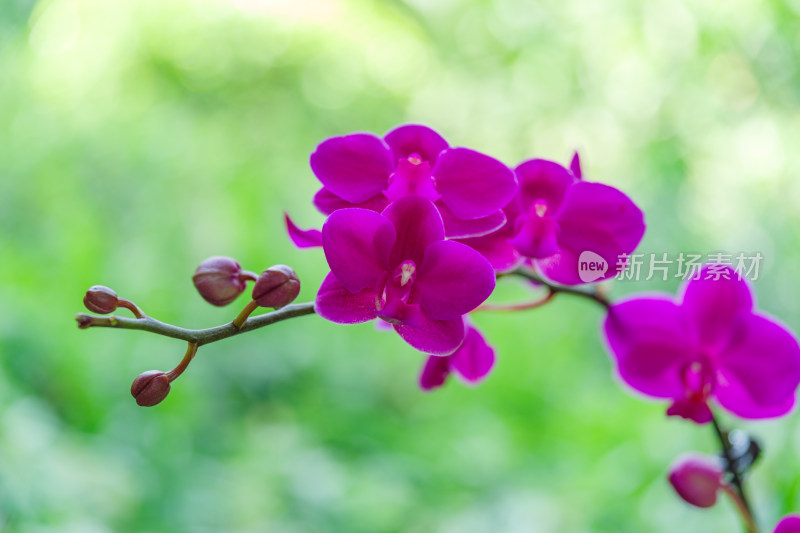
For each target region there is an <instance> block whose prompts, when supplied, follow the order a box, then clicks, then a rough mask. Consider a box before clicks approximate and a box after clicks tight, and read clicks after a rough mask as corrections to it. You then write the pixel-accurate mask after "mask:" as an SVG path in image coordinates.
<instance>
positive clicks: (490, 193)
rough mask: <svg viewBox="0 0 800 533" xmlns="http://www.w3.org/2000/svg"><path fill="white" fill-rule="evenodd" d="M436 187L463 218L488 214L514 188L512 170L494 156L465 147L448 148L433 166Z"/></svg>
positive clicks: (501, 204) (503, 202)
mask: <svg viewBox="0 0 800 533" xmlns="http://www.w3.org/2000/svg"><path fill="white" fill-rule="evenodd" d="M433 178H434V181H435V182H436V190H437V191H439V194H441V195H442V202H444V203H445V204H446V205H447V207H448V208H450V210H451V211H452V212H453V214H454V215H455V216H456V217H457V218H460V219H463V220H473V219H476V218H483V217H487V216H489V215H491V214H492V213H494V212H495V211H497V210H498V209H502V208H503V207H505V205H506V204H508V202H509V201H511V199H512V198H513V197H514V194H516V192H517V180H516V178H515V177H514V173H513V172H512V171H511V169H509V168H508V167H507V166H505V165H504V164H503V163H501V162H500V161H498V160H497V159H494V158H491V157H489V156H487V155H484V154H482V153H480V152H476V151H474V150H469V149H467V148H450V149H448V150H445V151H444V152H442V153H441V154H440V155H439V159H438V160H437V161H436V166H435V167H434V168H433Z"/></svg>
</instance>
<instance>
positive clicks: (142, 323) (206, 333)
mask: <svg viewBox="0 0 800 533" xmlns="http://www.w3.org/2000/svg"><path fill="white" fill-rule="evenodd" d="M314 312H315V311H314V302H305V303H300V304H290V305H287V306H286V307H282V308H280V309H277V310H275V311H272V312H270V313H264V314H263V315H257V316H253V317H250V318H248V319H247V321H246V322H244V324H242V327H241V328H240V329H237V328H236V326H234V325H233V323H231V322H228V323H227V324H222V325H221V326H216V327H213V328H207V329H186V328H181V327H178V326H173V325H172V324H167V323H166V322H161V321H160V320H156V319H155V318H151V317H148V316H145V317H143V318H125V317H120V316H114V315H111V316H109V317H102V316H95V315H89V314H86V313H79V314H77V315H76V316H75V320H77V322H78V327H79V328H81V329H87V328H116V329H138V330H141V331H149V332H150V333H155V334H157V335H163V336H165V337H172V338H173V339H181V340H184V341H187V342H192V343H195V344H197V346H203V345H205V344H210V343H212V342H217V341H220V340H222V339H227V338H228V337H233V336H234V335H238V334H240V333H246V332H248V331H252V330H254V329H259V328H263V327H265V326H269V325H271V324H274V323H276V322H282V321H283V320H287V319H289V318H295V317H299V316H305V315H313V314H314Z"/></svg>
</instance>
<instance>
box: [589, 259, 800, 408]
mask: <svg viewBox="0 0 800 533" xmlns="http://www.w3.org/2000/svg"><path fill="white" fill-rule="evenodd" d="M716 267H719V265H715V268H710V267H706V268H704V269H702V270H701V271H700V272H699V274H698V276H697V277H696V279H692V280H691V281H689V282H688V283H687V284H686V285H685V287H684V289H683V295H682V297H681V298H680V300H679V301H678V302H677V303H676V302H674V301H673V300H672V299H670V298H668V297H664V296H651V297H647V298H633V299H629V300H627V301H623V302H621V303H617V304H614V305H612V306H611V307H610V308H609V312H608V316H607V317H606V320H605V326H604V329H605V336H606V339H607V340H608V347H609V349H610V351H611V353H612V354H613V356H614V359H615V361H616V364H617V371H618V373H619V377H620V378H621V379H622V381H624V382H625V383H627V384H628V385H629V386H630V387H632V388H633V389H634V390H637V391H639V392H641V393H643V394H645V395H647V396H651V397H653V398H662V399H669V400H671V401H672V403H671V405H670V407H669V409H668V410H667V414H668V415H673V416H681V417H684V418H687V419H689V420H693V421H694V422H697V423H698V424H703V423H706V422H709V421H711V419H712V413H711V410H710V408H709V406H708V402H709V400H711V399H712V398H713V399H715V400H716V402H717V403H719V405H721V406H722V407H724V408H725V409H727V410H728V411H730V412H731V413H733V414H735V415H737V416H739V417H742V418H752V419H758V418H771V417H777V416H781V415H784V414H786V413H788V412H789V411H790V410H791V409H792V407H793V406H794V403H795V390H796V389H797V386H798V384H800V347H798V343H797V340H796V339H795V337H794V336H793V335H792V334H791V333H790V332H789V331H788V330H787V329H786V328H784V327H783V326H781V325H780V324H778V323H777V322H775V321H774V320H772V319H770V318H767V317H766V316H764V315H761V314H758V313H756V312H754V301H753V295H752V293H751V291H750V288H749V287H748V285H747V282H746V281H745V280H743V279H741V278H740V277H739V276H738V275H737V273H736V272H734V271H733V270H732V269H731V268H729V267H723V268H716Z"/></svg>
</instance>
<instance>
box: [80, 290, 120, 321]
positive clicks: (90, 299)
mask: <svg viewBox="0 0 800 533" xmlns="http://www.w3.org/2000/svg"><path fill="white" fill-rule="evenodd" d="M118 301H119V300H118V299H117V293H116V292H114V291H113V290H112V289H110V288H108V287H105V286H103V285H95V286H93V287H89V290H88V291H86V296H84V297H83V305H85V306H86V309H88V310H89V311H91V312H93V313H98V314H101V315H107V314H109V313H113V312H114V310H115V309H116V308H117V303H118Z"/></svg>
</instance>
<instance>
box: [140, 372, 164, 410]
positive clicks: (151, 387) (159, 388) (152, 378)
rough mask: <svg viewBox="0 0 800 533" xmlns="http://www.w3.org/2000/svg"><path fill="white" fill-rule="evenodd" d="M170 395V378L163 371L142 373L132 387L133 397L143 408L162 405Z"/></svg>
mask: <svg viewBox="0 0 800 533" xmlns="http://www.w3.org/2000/svg"><path fill="white" fill-rule="evenodd" d="M167 394H169V377H168V376H167V374H166V373H164V372H162V371H161V370H148V371H147V372H142V373H141V374H139V375H138V376H136V379H134V380H133V384H132V385H131V395H133V397H134V398H135V399H136V403H138V404H139V405H141V406H142V407H152V406H154V405H156V404H159V403H161V400H163V399H164V398H166V397H167Z"/></svg>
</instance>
